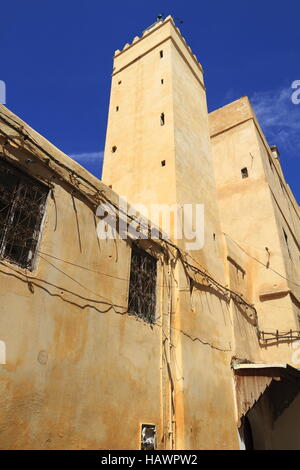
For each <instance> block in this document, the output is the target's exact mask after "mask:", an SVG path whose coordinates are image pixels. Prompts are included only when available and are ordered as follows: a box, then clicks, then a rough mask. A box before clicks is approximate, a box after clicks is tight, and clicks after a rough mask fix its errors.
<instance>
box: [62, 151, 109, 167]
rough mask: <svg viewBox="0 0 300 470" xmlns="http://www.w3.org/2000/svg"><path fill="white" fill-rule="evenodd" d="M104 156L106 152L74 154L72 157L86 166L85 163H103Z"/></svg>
mask: <svg viewBox="0 0 300 470" xmlns="http://www.w3.org/2000/svg"><path fill="white" fill-rule="evenodd" d="M103 154H104V152H84V153H75V154H72V155H70V157H71V158H73V159H74V160H76V161H77V162H78V163H81V164H82V165H84V164H85V163H92V162H97V161H98V162H101V161H102V160H103Z"/></svg>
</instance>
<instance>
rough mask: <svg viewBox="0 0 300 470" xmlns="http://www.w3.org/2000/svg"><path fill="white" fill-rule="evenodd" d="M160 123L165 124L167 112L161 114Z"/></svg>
mask: <svg viewBox="0 0 300 470" xmlns="http://www.w3.org/2000/svg"><path fill="white" fill-rule="evenodd" d="M160 125H161V126H164V125H165V113H161V115H160Z"/></svg>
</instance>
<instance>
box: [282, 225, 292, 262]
mask: <svg viewBox="0 0 300 470" xmlns="http://www.w3.org/2000/svg"><path fill="white" fill-rule="evenodd" d="M282 230H283V235H284V239H285V243H286V247H287V250H288V254H289V257H290V258H292V256H291V250H290V245H289V239H288V236H287V234H286V231H285V230H284V229H282Z"/></svg>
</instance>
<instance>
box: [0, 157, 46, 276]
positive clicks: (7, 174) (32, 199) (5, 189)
mask: <svg viewBox="0 0 300 470" xmlns="http://www.w3.org/2000/svg"><path fill="white" fill-rule="evenodd" d="M48 193H49V188H47V187H46V186H44V185H43V184H42V183H40V182H38V181H37V180H35V179H34V178H32V177H31V176H29V175H27V174H26V173H24V172H22V171H21V170H18V169H16V168H15V167H14V166H12V165H10V164H9V163H8V162H5V161H1V162H0V257H1V258H2V259H6V260H8V261H10V262H12V263H15V264H17V265H18V266H20V267H22V268H25V269H29V270H32V269H33V267H34V260H35V255H36V250H37V245H38V240H39V236H40V230H41V224H42V220H43V216H44V213H45V206H46V200H47V196H48Z"/></svg>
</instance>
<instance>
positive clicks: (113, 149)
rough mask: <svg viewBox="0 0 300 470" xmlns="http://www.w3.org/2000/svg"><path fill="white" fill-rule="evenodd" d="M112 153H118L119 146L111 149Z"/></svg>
mask: <svg viewBox="0 0 300 470" xmlns="http://www.w3.org/2000/svg"><path fill="white" fill-rule="evenodd" d="M111 151H112V153H116V151H117V146H116V145H114V146H113V147H112V148H111Z"/></svg>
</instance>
